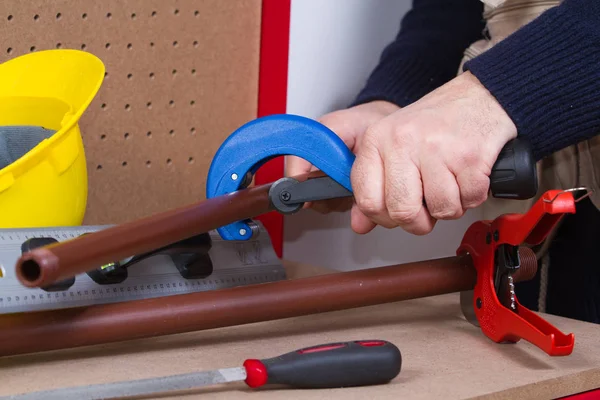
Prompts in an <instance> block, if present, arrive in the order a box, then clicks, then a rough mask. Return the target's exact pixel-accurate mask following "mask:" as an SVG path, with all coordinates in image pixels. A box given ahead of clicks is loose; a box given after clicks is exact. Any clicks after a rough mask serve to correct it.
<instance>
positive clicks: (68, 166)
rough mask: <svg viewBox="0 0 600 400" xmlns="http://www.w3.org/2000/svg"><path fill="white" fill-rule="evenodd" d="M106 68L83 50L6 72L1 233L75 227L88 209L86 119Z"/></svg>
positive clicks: (43, 55)
mask: <svg viewBox="0 0 600 400" xmlns="http://www.w3.org/2000/svg"><path fill="white" fill-rule="evenodd" d="M104 72H105V68H104V64H103V63H102V61H101V60H100V59H98V58H97V57H96V56H94V55H92V54H90V53H87V52H83V51H78V50H46V51H40V52H37V53H30V54H27V55H23V56H20V57H17V58H14V59H12V60H9V61H7V62H5V63H3V64H0V228H24V227H47V226H75V225H81V224H82V223H83V218H84V214H85V209H86V204H87V193H88V186H87V181H88V177H87V169H86V159H85V152H84V148H83V140H82V137H81V132H80V130H79V119H80V118H81V115H82V114H83V113H84V111H85V110H86V109H87V107H88V106H89V104H90V103H91V101H92V100H93V99H94V97H95V95H96V94H97V92H98V90H99V89H100V86H101V85H102V82H103V80H104Z"/></svg>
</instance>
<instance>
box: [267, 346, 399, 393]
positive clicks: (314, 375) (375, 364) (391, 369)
mask: <svg viewBox="0 0 600 400" xmlns="http://www.w3.org/2000/svg"><path fill="white" fill-rule="evenodd" d="M261 362H262V363H263V364H264V365H265V367H266V369H267V371H266V372H267V382H266V383H267V384H283V385H289V386H293V387H297V388H340V387H349V386H367V385H378V384H384V383H387V382H389V381H391V380H392V379H394V378H395V377H396V376H397V375H398V374H399V373H400V369H401V367H402V355H401V354H400V350H399V349H398V348H397V347H396V346H395V345H393V344H392V343H390V342H387V341H384V340H361V341H354V342H341V343H329V344H324V345H319V346H315V347H310V348H305V349H301V350H297V351H294V352H291V353H287V354H284V355H281V356H279V357H273V358H269V359H265V360H261Z"/></svg>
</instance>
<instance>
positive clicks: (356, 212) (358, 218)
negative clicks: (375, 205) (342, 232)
mask: <svg viewBox="0 0 600 400" xmlns="http://www.w3.org/2000/svg"><path fill="white" fill-rule="evenodd" d="M350 226H351V228H352V230H353V231H354V232H356V233H361V234H365V233H369V232H371V231H372V230H373V229H374V228H375V227H376V226H377V224H375V223H374V222H373V221H371V220H370V219H369V218H368V217H367V216H366V215H365V214H363V213H362V212H361V211H360V209H359V208H358V205H357V204H356V203H354V204H353V205H352V209H351V210H350Z"/></svg>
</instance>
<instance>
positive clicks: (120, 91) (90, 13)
mask: <svg viewBox="0 0 600 400" xmlns="http://www.w3.org/2000/svg"><path fill="white" fill-rule="evenodd" d="M0 18H1V20H0V62H4V61H6V60H8V59H11V58H13V57H16V56H19V55H22V54H26V53H28V52H32V51H39V50H46V49H54V48H70V49H78V50H84V51H88V52H90V53H93V54H94V55H96V56H97V57H99V58H100V59H101V60H102V61H103V62H104V64H105V65H106V76H105V80H104V83H103V85H102V87H101V89H100V91H99V92H98V95H97V96H96V98H95V100H94V101H93V102H92V103H91V105H90V107H89V108H88V110H87V111H86V112H85V114H84V115H83V117H82V119H81V121H80V127H81V130H82V135H83V141H84V146H85V151H86V159H87V166H88V175H89V182H88V184H89V197H88V207H87V211H86V218H85V223H86V224H105V223H121V222H125V221H129V220H132V219H137V218H140V217H143V216H147V215H151V214H154V213H156V212H160V211H164V210H167V209H171V208H175V207H178V206H182V205H185V204H189V203H192V202H195V201H198V200H201V199H203V198H205V182H206V175H207V171H208V167H209V165H210V162H211V159H212V157H213V155H214V153H215V152H216V150H217V148H218V147H219V145H220V144H221V143H222V141H223V140H224V139H225V138H226V137H227V136H228V135H229V134H231V132H233V131H234V130H235V129H236V128H238V127H239V126H240V125H242V124H244V123H245V122H247V121H249V120H251V119H253V118H256V107H257V93H258V68H259V50H260V18H261V0H235V1H222V0H104V1H93V0H27V1H22V0H2V2H0Z"/></svg>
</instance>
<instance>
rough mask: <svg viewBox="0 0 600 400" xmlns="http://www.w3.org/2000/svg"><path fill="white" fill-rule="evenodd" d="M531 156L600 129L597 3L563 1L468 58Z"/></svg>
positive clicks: (469, 65)
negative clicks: (524, 139) (528, 144)
mask: <svg viewBox="0 0 600 400" xmlns="http://www.w3.org/2000/svg"><path fill="white" fill-rule="evenodd" d="M465 68H466V69H467V70H469V71H471V73H473V74H474V75H475V76H476V77H477V78H478V79H479V81H480V82H481V83H482V84H483V85H484V86H485V87H486V88H487V89H488V90H489V91H490V92H491V93H492V95H493V96H494V97H495V98H496V99H497V100H498V102H499V103H500V104H501V105H502V107H503V108H504V110H505V111H506V112H507V113H508V115H509V116H510V118H511V119H512V120H513V122H514V123H515V125H516V127H517V130H518V134H519V136H520V137H523V138H526V139H527V140H528V141H529V142H530V143H531V145H532V147H533V151H534V155H535V157H536V159H538V160H539V159H542V158H543V157H545V156H547V155H550V154H552V153H554V152H556V151H558V150H561V149H563V148H565V147H568V146H570V145H572V144H575V143H578V142H580V141H582V140H585V139H588V138H591V137H593V136H595V135H597V134H598V133H600V2H598V1H596V0H565V1H564V2H563V3H562V4H561V5H560V6H557V7H554V8H552V9H550V10H548V11H546V12H545V13H544V14H542V15H541V16H540V17H539V18H537V19H536V20H534V21H532V22H531V23H530V24H528V25H526V26H525V27H523V28H522V29H520V30H519V31H517V32H515V33H514V34H513V35H511V36H509V37H508V38H506V39H505V40H503V41H502V42H500V43H498V44H497V45H496V46H494V47H493V48H492V49H490V50H488V51H487V52H486V53H484V54H482V55H480V56H479V57H477V58H475V59H473V60H471V61H470V62H468V63H466V65H465Z"/></svg>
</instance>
